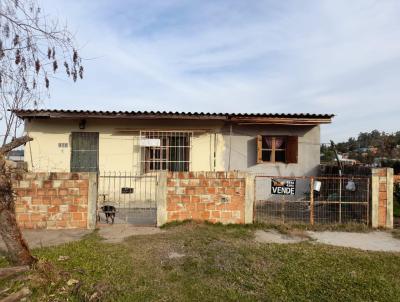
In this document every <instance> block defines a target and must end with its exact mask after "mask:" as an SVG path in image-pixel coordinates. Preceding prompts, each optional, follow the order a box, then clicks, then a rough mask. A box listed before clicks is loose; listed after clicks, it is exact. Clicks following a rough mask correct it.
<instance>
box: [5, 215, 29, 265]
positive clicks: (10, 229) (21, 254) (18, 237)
mask: <svg viewBox="0 0 400 302" xmlns="http://www.w3.org/2000/svg"><path fill="white" fill-rule="evenodd" d="M0 234H1V237H2V238H3V241H4V243H5V245H6V247H7V250H8V256H9V258H10V261H11V262H12V263H13V264H14V265H32V264H33V263H34V262H35V261H36V259H35V258H34V257H33V256H32V254H31V252H30V250H29V248H28V245H27V244H26V242H25V240H24V238H23V237H22V233H21V230H20V229H19V227H18V224H17V220H16V219H15V213H14V211H11V210H10V209H3V210H2V211H1V212H0Z"/></svg>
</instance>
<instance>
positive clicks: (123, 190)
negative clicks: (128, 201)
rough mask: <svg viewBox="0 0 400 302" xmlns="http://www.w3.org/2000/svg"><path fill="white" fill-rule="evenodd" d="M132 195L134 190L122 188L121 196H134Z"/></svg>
mask: <svg viewBox="0 0 400 302" xmlns="http://www.w3.org/2000/svg"><path fill="white" fill-rule="evenodd" d="M132 193H133V188H129V187H124V188H121V194H132Z"/></svg>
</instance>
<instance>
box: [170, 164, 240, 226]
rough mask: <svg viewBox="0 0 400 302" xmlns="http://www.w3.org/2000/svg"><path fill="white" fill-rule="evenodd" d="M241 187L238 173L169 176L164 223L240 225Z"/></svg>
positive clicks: (184, 173) (175, 174) (173, 173)
mask: <svg viewBox="0 0 400 302" xmlns="http://www.w3.org/2000/svg"><path fill="white" fill-rule="evenodd" d="M245 183H246V181H245V178H244V177H241V175H240V173H238V172H169V173H168V175H167V209H166V210H167V221H168V222H171V221H177V220H178V221H182V220H186V219H193V220H199V221H209V222H212V223H216V222H221V223H225V224H226V223H244V222H245V217H244V214H245V213H244V212H245Z"/></svg>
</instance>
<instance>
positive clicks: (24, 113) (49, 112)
mask: <svg viewBox="0 0 400 302" xmlns="http://www.w3.org/2000/svg"><path fill="white" fill-rule="evenodd" d="M14 112H15V113H16V115H17V116H18V117H21V118H25V117H54V118H56V117H62V116H64V115H69V116H72V115H77V116H88V117H89V116H90V117H102V116H104V117H107V116H108V117H118V116H125V117H128V116H149V117H159V118H162V117H176V118H179V117H182V118H190V117H195V118H202V117H204V118H208V117H215V118H220V119H224V120H226V119H232V118H244V119H246V118H294V119H331V118H332V117H334V115H333V114H314V113H211V112H178V111H175V112H173V111H95V110H58V109H37V110H35V109H27V110H14Z"/></svg>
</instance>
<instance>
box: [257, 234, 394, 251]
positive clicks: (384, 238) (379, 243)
mask: <svg viewBox="0 0 400 302" xmlns="http://www.w3.org/2000/svg"><path fill="white" fill-rule="evenodd" d="M255 240H256V241H257V242H261V243H282V244H289V243H298V242H300V241H307V240H310V241H311V242H313V243H322V244H329V245H335V246H341V247H350V248H355V249H361V250H364V251H382V252H400V240H399V239H396V238H394V237H393V236H392V234H391V233H389V232H383V231H374V232H369V233H354V232H309V231H308V232H304V233H303V234H281V233H278V232H277V231H275V230H271V231H263V230H258V231H256V232H255Z"/></svg>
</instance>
